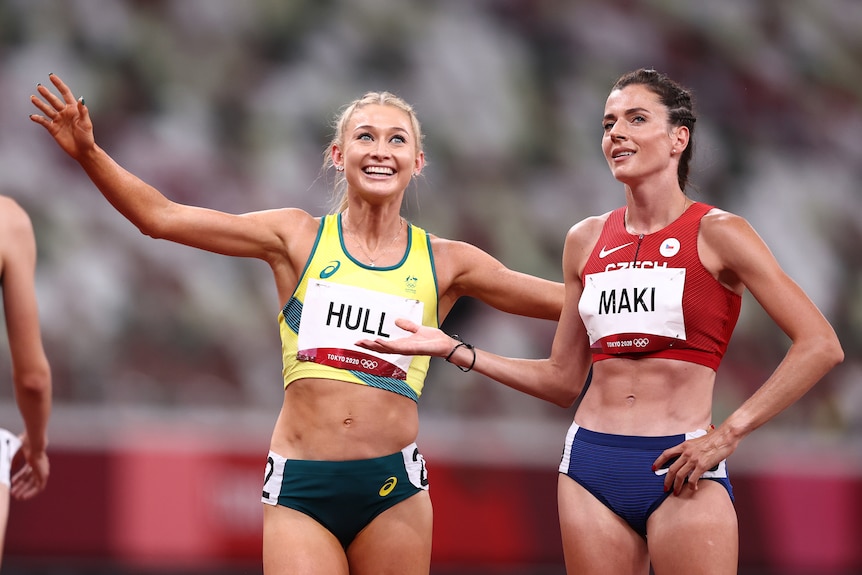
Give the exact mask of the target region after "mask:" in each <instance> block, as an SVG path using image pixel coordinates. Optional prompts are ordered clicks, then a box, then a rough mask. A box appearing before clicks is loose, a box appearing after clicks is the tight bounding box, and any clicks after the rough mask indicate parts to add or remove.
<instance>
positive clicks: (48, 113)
mask: <svg viewBox="0 0 862 575" xmlns="http://www.w3.org/2000/svg"><path fill="white" fill-rule="evenodd" d="M49 78H50V80H51V83H52V84H54V86H56V88H57V90H58V91H59V92H60V95H61V96H62V98H59V97H57V96H56V95H55V94H54V93H53V92H51V90H49V89H48V87H47V86H44V85H42V84H39V85H38V86H37V87H36V90H37V91H38V92H39V96H41V98H40V97H39V96H36V95H32V96H30V101H31V102H32V103H33V105H34V106H36V107H37V108H38V109H39V110H40V111H41V112H42V114H44V115H41V116H40V115H38V114H31V115H30V119H31V120H32V121H34V122H35V123H37V124H40V125H41V126H44V128H45V129H46V130H48V133H49V134H51V136H52V137H53V138H54V140H55V141H56V142H57V144H59V146H60V147H61V148H62V149H63V151H64V152H66V153H67V154H69V155H70V156H71V157H72V158H74V159H75V160H79V159H81V158H82V157H83V156H84V155H85V154H86V153H87V152H89V151H90V150H92V149H93V148H94V147H95V140H94V137H93V122H92V121H90V113H89V112H88V111H87V107H86V106H85V105H84V99H83V98H79V99H77V100H76V99H75V96H74V94H72V90H70V89H69V87H68V86H66V84H65V83H64V82H63V81H62V80H61V79H60V78H59V77H58V76H56V75H54V74H51V75H50V76H49Z"/></svg>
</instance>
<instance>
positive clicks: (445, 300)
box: [431, 236, 565, 321]
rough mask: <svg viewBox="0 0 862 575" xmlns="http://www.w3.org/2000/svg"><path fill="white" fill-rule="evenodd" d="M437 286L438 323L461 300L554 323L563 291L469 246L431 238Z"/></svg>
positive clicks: (556, 284) (561, 286) (552, 283)
mask: <svg viewBox="0 0 862 575" xmlns="http://www.w3.org/2000/svg"><path fill="white" fill-rule="evenodd" d="M431 246H432V249H433V251H434V262H435V267H436V268H437V277H438V281H439V282H440V284H441V285H440V294H439V303H438V307H439V309H440V311H441V320H442V319H443V318H445V316H446V314H448V312H449V310H451V309H452V306H453V305H454V304H455V302H456V301H457V300H458V299H459V298H461V297H465V296H466V297H472V298H476V299H478V300H481V301H483V302H485V303H486V304H488V305H490V306H492V307H494V308H496V309H498V310H501V311H504V312H507V313H512V314H516V315H522V316H527V317H536V318H541V319H551V320H555V321H556V320H557V319H559V317H560V310H561V308H562V306H563V298H564V291H565V287H564V286H563V284H562V283H560V282H554V281H550V280H546V279H543V278H539V277H536V276H532V275H529V274H525V273H521V272H517V271H514V270H511V269H509V268H507V267H506V266H505V265H503V264H502V263H501V262H500V261H499V260H497V259H496V258H494V257H493V256H491V255H490V254H488V253H486V252H484V251H482V250H481V249H479V248H477V247H476V246H474V245H472V244H468V243H466V242H459V241H453V240H446V239H443V238H438V237H436V236H432V238H431Z"/></svg>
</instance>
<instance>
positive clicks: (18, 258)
mask: <svg viewBox="0 0 862 575" xmlns="http://www.w3.org/2000/svg"><path fill="white" fill-rule="evenodd" d="M0 258H2V260H0V261H2V278H3V311H4V313H5V315H6V332H7V335H8V339H9V351H10V355H11V358H12V381H13V383H14V386H15V400H16V402H17V404H18V409H19V410H20V412H21V416H22V418H23V420H24V429H25V432H24V435H23V438H22V439H23V444H22V450H23V453H24V457H25V459H26V461H27V464H26V465H25V466H24V467H22V468H21V469H20V470H19V472H18V473H16V474H15V477H13V478H12V491H11V493H12V495H13V496H14V497H16V498H18V499H29V498H30V497H32V496H33V495H36V494H37V493H39V492H40V491H41V490H42V489H44V488H45V484H46V483H47V481H48V474H49V465H48V456H47V453H46V448H47V445H48V420H49V417H50V414H51V370H50V367H49V365H48V359H47V357H46V355H45V350H44V348H43V346H42V336H41V330H40V325H39V310H38V307H37V302H36V288H35V272H36V242H35V239H34V236H33V228H32V226H31V223H30V218H29V217H28V216H27V214H26V212H24V210H23V209H21V207H20V206H19V205H18V204H17V203H15V202H14V201H13V200H11V199H10V198H7V197H0Z"/></svg>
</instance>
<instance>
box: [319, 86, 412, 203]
mask: <svg viewBox="0 0 862 575" xmlns="http://www.w3.org/2000/svg"><path fill="white" fill-rule="evenodd" d="M372 105H378V106H392V107H394V108H398V109H399V110H401V111H402V112H404V113H405V114H407V116H408V117H409V118H410V127H411V128H412V129H413V137H414V146H415V152H416V154H417V155H419V153H420V152H422V139H423V135H422V126H421V125H420V124H419V118H418V117H417V116H416V112H415V111H414V110H413V106H411V105H410V104H408V103H407V102H406V101H404V100H403V99H402V98H400V97H399V96H396V95H395V94H393V93H391V92H366V93H365V95H364V96H362V97H361V98H359V99H356V100H354V101H353V102H351V103H350V104H348V105H347V106H345V107H344V109H343V110H342V111H341V114H340V115H339V116H338V117H337V118H336V120H335V122H334V128H335V134H334V135H333V136H332V140H331V141H330V142H329V145H328V146H326V150H324V152H323V170H324V172H325V171H326V170H328V169H329V168H330V167H334V163H333V161H332V147H333V146H338V147H340V148H342V149H343V147H344V131H345V129H346V128H347V124H348V122H350V118H351V117H353V113H354V112H355V111H356V110H359V109H360V108H364V107H365V106H372ZM332 197H333V201H332V205H333V208H334V209H333V210H332V213H339V212H342V211H344V210H345V209H346V208H347V179H346V178H345V176H344V172H339V171H336V172H335V185H334V187H333V191H332Z"/></svg>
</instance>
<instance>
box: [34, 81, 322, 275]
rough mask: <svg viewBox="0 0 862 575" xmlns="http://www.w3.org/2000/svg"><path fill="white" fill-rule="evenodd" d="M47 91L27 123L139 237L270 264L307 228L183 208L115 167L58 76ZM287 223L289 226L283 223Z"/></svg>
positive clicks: (276, 216)
mask: <svg viewBox="0 0 862 575" xmlns="http://www.w3.org/2000/svg"><path fill="white" fill-rule="evenodd" d="M50 80H51V83H52V84H53V85H54V86H55V87H56V89H57V91H58V92H59V94H60V96H59V97H58V96H57V95H55V94H54V93H53V92H52V91H51V90H50V89H49V88H48V87H47V86H44V85H42V84H40V85H39V86H38V87H37V90H38V92H39V96H36V95H33V96H31V98H30V100H31V102H32V103H33V105H34V106H36V108H38V109H39V111H40V112H41V115H39V114H33V115H31V116H30V119H31V120H32V121H33V122H35V123H37V124H40V125H41V126H43V127H44V128H45V129H46V130H47V131H48V133H49V134H50V135H51V136H52V137H53V138H54V140H55V141H56V142H57V144H58V145H59V146H60V148H61V149H62V150H63V151H64V152H66V153H67V154H68V155H69V156H70V157H71V158H72V159H74V160H75V161H76V162H78V163H79V164H80V165H81V167H82V168H83V169H84V171H85V173H86V174H87V176H89V178H90V179H91V180H92V181H93V183H94V184H95V185H96V187H97V188H98V189H99V191H100V192H101V193H102V195H104V196H105V198H106V199H107V200H108V201H109V202H110V203H111V205H112V206H114V208H116V209H117V211H119V212H120V213H121V214H122V215H123V216H125V217H126V218H127V219H128V220H129V221H131V222H132V223H133V224H134V225H135V226H137V227H138V229H140V230H141V232H142V233H144V234H146V235H148V236H151V237H154V238H162V239H166V240H170V241H173V242H177V243H181V244H185V245H188V246H192V247H196V248H200V249H204V250H207V251H211V252H216V253H221V254H225V255H232V256H242V257H255V258H259V259H264V260H268V261H270V263H272V259H273V258H274V257H277V256H276V255H274V254H285V253H286V252H287V250H286V249H285V248H286V244H287V241H288V238H287V237H285V234H286V233H288V232H287V231H288V230H293V229H296V227H297V226H299V225H302V224H306V225H311V224H312V222H311V220H312V218H311V216H309V215H308V214H306V213H305V212H302V211H300V210H277V211H265V212H254V213H249V214H243V215H234V214H227V213H224V212H219V211H216V210H210V209H206V208H200V207H195V206H186V205H182V204H178V203H176V202H173V201H171V200H169V199H168V198H166V197H165V196H164V195H163V194H162V193H161V192H159V190H157V189H156V188H154V187H152V186H150V185H149V184H147V183H146V182H144V181H143V180H141V179H140V178H138V177H137V176H135V175H134V174H132V173H130V172H129V171H127V170H126V169H124V168H123V167H122V166H120V165H119V164H118V163H117V162H115V161H114V160H113V159H112V158H111V157H110V156H109V155H108V154H107V153H106V152H105V151H104V150H103V149H101V148H100V147H99V146H98V145H97V144H96V141H95V137H94V132H93V123H92V121H91V118H90V113H89V110H88V109H87V106H86V105H85V104H84V100H83V98H78V99H76V98H75V96H74V94H73V93H72V91H71V89H70V88H69V87H68V86H67V85H66V84H65V83H64V82H63V81H62V80H61V79H60V78H59V77H57V76H56V75H53V74H52V75H51V76H50ZM285 220H287V221H285Z"/></svg>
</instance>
